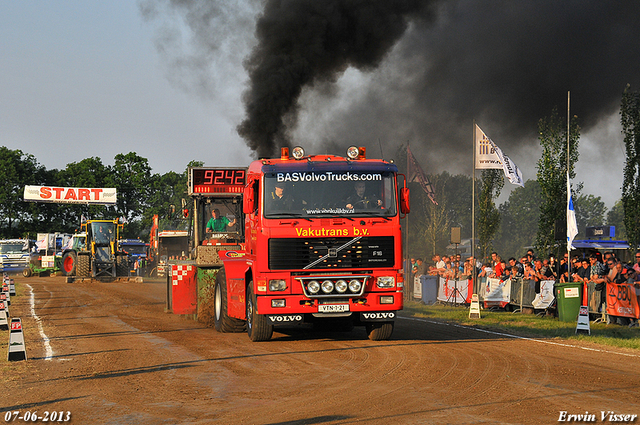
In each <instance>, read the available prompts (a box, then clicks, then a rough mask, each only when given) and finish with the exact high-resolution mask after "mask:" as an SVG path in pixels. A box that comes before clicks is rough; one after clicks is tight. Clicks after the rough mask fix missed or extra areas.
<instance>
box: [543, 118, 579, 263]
mask: <svg viewBox="0 0 640 425" xmlns="http://www.w3.org/2000/svg"><path fill="white" fill-rule="evenodd" d="M538 133H539V134H538V139H539V140H540V146H541V147H542V155H541V157H540V159H539V160H538V164H537V169H538V175H537V177H538V184H539V185H540V189H541V201H542V202H541V204H540V218H539V220H538V233H537V235H536V249H537V251H538V252H550V251H551V249H552V247H554V246H556V241H555V224H556V222H558V221H560V220H564V221H566V214H567V201H566V200H567V166H568V172H569V177H570V178H571V179H573V178H575V171H574V166H575V163H576V162H577V161H578V157H579V154H578V141H579V139H580V127H578V124H577V117H575V116H574V117H573V118H572V119H571V121H570V125H569V164H567V121H566V119H563V118H562V117H560V115H559V114H558V110H557V109H556V108H554V109H553V111H552V112H551V115H550V116H549V117H547V118H542V119H541V120H540V121H539V122H538ZM580 189H581V185H577V187H576V188H575V189H574V188H572V189H571V190H572V195H573V197H574V199H575V197H576V196H577V195H578V194H579V193H580ZM564 244H565V246H566V240H565V242H564Z"/></svg>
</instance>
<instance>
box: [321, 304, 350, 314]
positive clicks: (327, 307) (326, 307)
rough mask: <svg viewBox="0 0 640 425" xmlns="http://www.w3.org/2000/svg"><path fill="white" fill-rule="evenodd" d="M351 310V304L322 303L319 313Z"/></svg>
mask: <svg viewBox="0 0 640 425" xmlns="http://www.w3.org/2000/svg"><path fill="white" fill-rule="evenodd" d="M345 311H349V304H320V305H319V306H318V312H319V313H342V312H345Z"/></svg>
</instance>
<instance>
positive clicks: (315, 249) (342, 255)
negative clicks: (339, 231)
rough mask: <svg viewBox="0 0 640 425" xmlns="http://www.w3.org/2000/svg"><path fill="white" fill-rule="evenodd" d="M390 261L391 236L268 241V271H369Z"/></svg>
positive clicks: (391, 252) (388, 265)
mask: <svg viewBox="0 0 640 425" xmlns="http://www.w3.org/2000/svg"><path fill="white" fill-rule="evenodd" d="M345 245H346V246H345ZM341 247H343V248H342V249H340V248H341ZM321 259H322V260H321ZM318 260H321V261H318ZM393 260H394V243H393V236H371V237H361V238H317V239H298V238H281V239H275V238H274V239H269V269H271V270H297V269H305V268H306V269H310V270H317V269H347V268H368V269H370V268H372V267H393ZM314 263H315V264H314Z"/></svg>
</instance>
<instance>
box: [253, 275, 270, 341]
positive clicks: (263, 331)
mask: <svg viewBox="0 0 640 425" xmlns="http://www.w3.org/2000/svg"><path fill="white" fill-rule="evenodd" d="M256 307H257V305H256V297H255V296H254V295H253V282H249V286H248V287H247V334H248V335H249V338H250V339H251V341H254V342H257V341H268V340H270V339H271V336H272V335H273V325H272V324H271V323H269V319H267V316H265V315H264V314H258V312H257V311H256V310H257V309H256Z"/></svg>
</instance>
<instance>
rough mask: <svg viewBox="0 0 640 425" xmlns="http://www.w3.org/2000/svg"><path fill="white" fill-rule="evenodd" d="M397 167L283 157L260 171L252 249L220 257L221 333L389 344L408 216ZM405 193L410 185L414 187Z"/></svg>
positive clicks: (249, 210)
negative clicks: (278, 333) (315, 328)
mask: <svg viewBox="0 0 640 425" xmlns="http://www.w3.org/2000/svg"><path fill="white" fill-rule="evenodd" d="M397 176H398V170H397V167H396V165H395V164H393V163H391V162H387V161H383V160H377V159H366V150H365V149H364V148H357V147H351V148H349V150H348V152H347V155H346V157H339V156H334V155H309V156H307V155H306V154H305V153H304V151H303V150H302V148H299V147H296V148H294V149H293V152H292V155H290V154H289V149H288V148H283V150H282V153H281V157H280V158H274V159H262V160H258V161H254V162H253V163H252V164H251V165H250V166H249V168H248V170H247V174H246V179H245V180H246V182H245V186H244V189H243V198H242V202H243V207H242V213H243V220H244V234H245V239H244V242H243V243H240V244H239V246H238V248H237V249H229V250H220V251H219V252H218V255H219V257H220V259H221V261H222V263H223V267H222V269H221V270H220V272H219V273H218V274H217V281H216V292H215V298H216V301H215V305H216V312H215V324H216V329H218V330H222V331H235V330H238V329H241V328H243V324H244V325H245V326H244V327H246V330H247V333H248V334H249V337H250V338H251V339H252V340H253V341H261V340H266V339H270V338H271V335H272V332H273V327H274V326H278V325H283V324H285V325H290V324H292V323H305V322H311V323H314V324H316V323H318V324H320V323H330V324H332V325H335V326H336V327H341V328H342V327H346V328H349V327H351V326H359V325H362V326H365V327H366V330H367V333H368V335H369V338H370V339H372V340H384V339H388V338H389V337H390V336H391V334H392V331H393V325H394V320H395V317H396V312H397V311H398V310H401V309H402V304H403V300H402V291H403V286H404V278H403V274H402V234H401V228H400V218H401V216H402V215H403V214H406V213H408V212H409V193H408V189H407V188H406V187H402V188H400V190H398V187H399V185H398V181H397ZM405 183H406V182H405Z"/></svg>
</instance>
